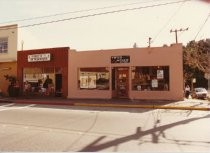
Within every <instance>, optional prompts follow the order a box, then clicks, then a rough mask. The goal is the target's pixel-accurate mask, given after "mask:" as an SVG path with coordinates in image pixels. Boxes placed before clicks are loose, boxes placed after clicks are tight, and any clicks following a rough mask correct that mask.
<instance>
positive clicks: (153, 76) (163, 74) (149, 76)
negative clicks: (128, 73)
mask: <svg viewBox="0 0 210 153" xmlns="http://www.w3.org/2000/svg"><path fill="white" fill-rule="evenodd" d="M132 90H138V91H154V90H156V91H164V90H166V91H168V90H169V66H141V67H133V68H132Z"/></svg>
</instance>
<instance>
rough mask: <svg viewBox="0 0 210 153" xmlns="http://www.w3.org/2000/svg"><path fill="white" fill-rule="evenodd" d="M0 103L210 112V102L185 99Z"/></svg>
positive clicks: (6, 100)
mask: <svg viewBox="0 0 210 153" xmlns="http://www.w3.org/2000/svg"><path fill="white" fill-rule="evenodd" d="M0 103H19V104H45V105H69V106H81V107H82V106H86V107H115V108H117V107H119V108H147V109H178V110H201V111H210V102H209V101H208V100H199V99H185V100H183V101H160V100H129V99H65V98H57V97H56V98H54V97H51V98H42V99H40V98H39V99H38V98H34V99H32V98H28V99H26V98H24V97H19V98H0Z"/></svg>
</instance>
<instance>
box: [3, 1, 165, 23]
mask: <svg viewBox="0 0 210 153" xmlns="http://www.w3.org/2000/svg"><path fill="white" fill-rule="evenodd" d="M154 1H155V0H151V1H146V2H135V3H127V4H120V5H111V6H105V7H98V8H91V9H83V10H78V11H70V12H63V13H56V14H50V15H44V16H36V17H31V18H25V19H18V20H10V21H5V22H0V24H8V23H14V22H23V21H31V20H36V19H44V18H50V17H56V16H61V15H67V14H75V13H82V12H90V11H96V10H103V9H109V8H115V7H121V6H130V5H136V4H143V3H150V2H154ZM157 1H164V0H156V1H155V2H157Z"/></svg>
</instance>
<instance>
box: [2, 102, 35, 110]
mask: <svg viewBox="0 0 210 153" xmlns="http://www.w3.org/2000/svg"><path fill="white" fill-rule="evenodd" d="M8 105H9V104H8ZM34 105H35V104H30V105H27V106H23V107H16V106H12V107H9V108H3V109H0V112H2V111H8V110H16V109H24V108H28V107H33V106H34ZM5 107H6V106H5Z"/></svg>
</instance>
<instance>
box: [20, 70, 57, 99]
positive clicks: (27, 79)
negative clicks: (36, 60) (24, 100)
mask: <svg viewBox="0 0 210 153" xmlns="http://www.w3.org/2000/svg"><path fill="white" fill-rule="evenodd" d="M46 80H50V81H46ZM55 81H56V80H55V71H54V68H38V67H37V68H36V67H34V68H24V69H23V83H24V84H23V92H24V94H25V95H26V96H27V95H42V96H43V95H44V96H49V95H54V92H55ZM46 82H47V83H46Z"/></svg>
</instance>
